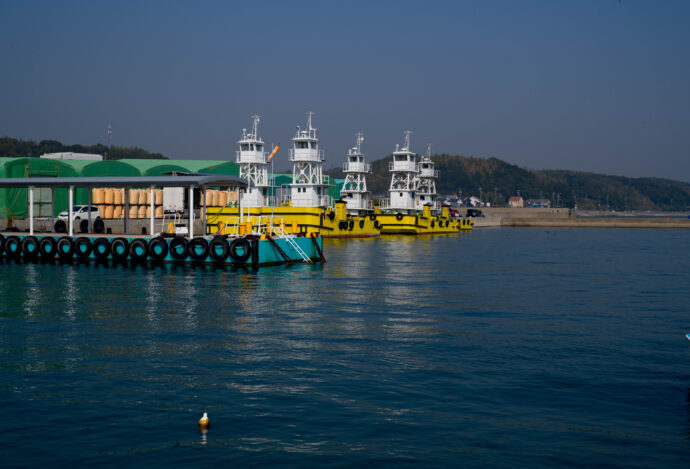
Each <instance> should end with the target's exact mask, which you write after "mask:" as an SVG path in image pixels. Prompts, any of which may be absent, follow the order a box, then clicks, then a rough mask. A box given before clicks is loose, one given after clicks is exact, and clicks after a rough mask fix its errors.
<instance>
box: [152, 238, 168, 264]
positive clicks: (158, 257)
mask: <svg viewBox="0 0 690 469" xmlns="http://www.w3.org/2000/svg"><path fill="white" fill-rule="evenodd" d="M167 255H168V243H167V241H165V239H163V238H161V237H160V236H156V237H155V238H153V239H151V241H149V257H151V259H153V260H154V261H162V260H163V259H165V256H167Z"/></svg>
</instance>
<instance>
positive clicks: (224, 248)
mask: <svg viewBox="0 0 690 469" xmlns="http://www.w3.org/2000/svg"><path fill="white" fill-rule="evenodd" d="M219 248H220V252H218V249H219ZM229 254H230V249H229V247H228V242H227V241H225V240H224V239H223V238H220V237H217V236H216V237H215V238H213V239H212V240H211V242H210V243H208V255H209V256H210V257H211V259H213V260H214V261H216V262H223V261H225V259H227V258H228V255H229Z"/></svg>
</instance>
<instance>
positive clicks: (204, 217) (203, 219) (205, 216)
mask: <svg viewBox="0 0 690 469" xmlns="http://www.w3.org/2000/svg"><path fill="white" fill-rule="evenodd" d="M203 198H204V215H203V218H202V221H203V223H204V234H205V235H206V234H208V231H206V219H207V218H208V213H206V186H204V195H203Z"/></svg>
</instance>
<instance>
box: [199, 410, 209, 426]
mask: <svg viewBox="0 0 690 469" xmlns="http://www.w3.org/2000/svg"><path fill="white" fill-rule="evenodd" d="M209 426H211V421H210V420H209V419H208V414H207V413H206V412H204V416H203V417H201V418H200V419H199V427H200V428H202V429H203V428H208V427H209Z"/></svg>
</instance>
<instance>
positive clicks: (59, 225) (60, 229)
mask: <svg viewBox="0 0 690 469" xmlns="http://www.w3.org/2000/svg"><path fill="white" fill-rule="evenodd" d="M55 232H56V233H67V223H65V220H58V221H56V222H55Z"/></svg>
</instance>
